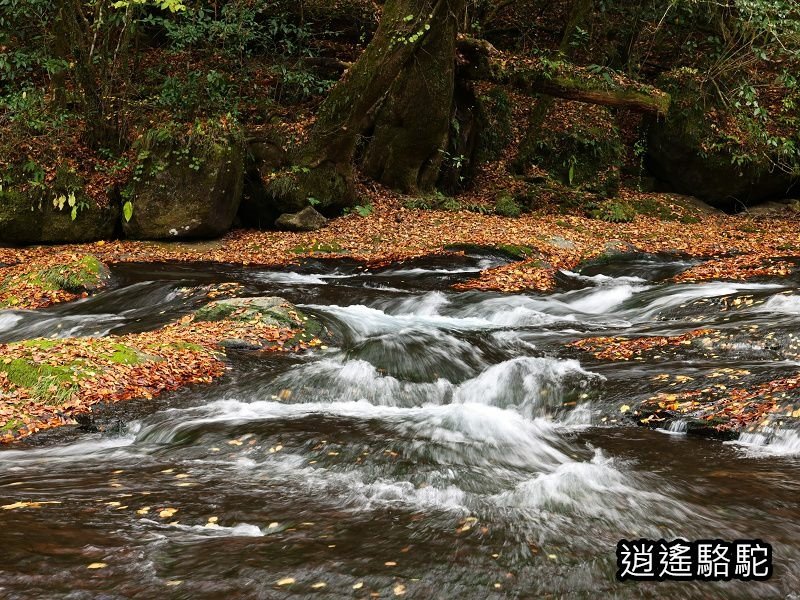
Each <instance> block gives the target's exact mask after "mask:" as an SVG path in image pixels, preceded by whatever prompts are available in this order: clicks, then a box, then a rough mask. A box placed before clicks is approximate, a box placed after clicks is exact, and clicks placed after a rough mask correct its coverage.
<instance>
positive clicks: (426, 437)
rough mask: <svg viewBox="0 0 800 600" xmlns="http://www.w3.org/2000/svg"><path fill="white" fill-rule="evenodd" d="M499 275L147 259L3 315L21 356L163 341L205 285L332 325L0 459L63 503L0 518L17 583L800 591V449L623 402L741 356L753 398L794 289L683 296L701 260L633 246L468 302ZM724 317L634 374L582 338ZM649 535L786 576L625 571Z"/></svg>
mask: <svg viewBox="0 0 800 600" xmlns="http://www.w3.org/2000/svg"><path fill="white" fill-rule="evenodd" d="M501 262H503V259H502V257H498V256H492V255H482V256H477V255H476V256H469V257H465V258H464V259H463V260H454V259H452V258H449V259H447V260H446V261H445V260H434V259H429V260H425V261H420V262H416V263H414V264H413V265H404V266H403V267H402V268H393V269H386V270H383V271H375V272H370V271H367V270H365V269H363V268H361V267H358V266H357V265H354V264H349V263H345V262H335V263H333V262H331V263H308V264H305V265H304V266H303V267H302V268H298V269H297V271H295V272H292V273H287V272H273V271H267V270H257V269H242V268H240V267H220V266H209V265H166V266H164V265H162V266H158V265H147V264H140V265H123V266H119V267H117V268H116V269H115V270H114V285H113V286H112V287H111V288H110V289H109V290H108V291H105V292H103V293H101V294H98V295H97V296H95V297H92V298H89V299H86V300H82V301H79V302H75V303H71V304H68V305H64V306H59V307H56V308H53V309H50V310H45V311H39V312H35V313H34V312H24V311H6V312H2V313H0V340H2V341H9V340H18V339H25V338H30V337H35V336H42V335H46V336H52V335H60V336H66V335H106V334H109V333H126V332H135V331H143V330H147V329H152V328H154V327H157V326H160V325H162V324H164V323H167V322H170V321H172V320H174V319H176V318H178V317H180V316H181V315H182V314H185V313H186V312H188V311H189V310H191V309H193V308H194V307H196V306H198V305H199V303H200V302H201V301H202V297H203V296H204V292H203V291H202V290H200V289H199V288H198V286H200V285H202V284H209V283H215V282H222V281H237V282H240V283H241V284H243V285H244V286H245V291H246V292H247V293H249V294H253V295H256V294H278V295H282V296H284V297H286V298H288V299H290V300H291V301H293V302H295V303H297V304H299V305H301V306H303V308H304V310H306V311H308V312H311V313H313V314H315V315H316V316H318V317H319V318H320V319H322V320H324V322H325V323H326V324H327V325H328V327H329V329H330V330H331V331H332V332H333V337H332V339H331V340H330V341H329V342H327V344H328V345H327V346H326V347H324V348H322V349H317V350H315V351H313V352H308V353H304V354H301V355H292V356H277V355H266V356H265V355H253V354H247V353H242V354H235V353H234V354H232V355H231V356H230V366H231V368H230V370H229V373H228V375H226V376H225V377H224V378H223V379H222V380H220V381H218V382H216V383H214V384H212V385H208V386H197V387H192V388H189V389H184V390H181V391H179V392H176V393H172V394H167V395H164V396H162V397H159V398H157V399H155V400H152V401H148V402H129V403H125V404H120V405H116V406H115V407H113V409H109V408H105V409H101V410H100V413H99V419H100V421H101V422H103V419H104V418H105V419H106V421H105V425H106V428H105V431H104V432H102V433H87V432H81V431H78V430H75V429H69V428H62V429H60V430H55V431H51V432H46V433H44V434H42V435H40V436H36V437H34V438H31V439H29V440H28V441H26V442H24V443H22V444H18V445H17V446H15V447H11V448H7V449H4V450H2V451H0V500H1V502H0V504H10V503H13V502H18V501H36V502H42V503H43V504H41V505H40V506H39V507H38V508H30V509H18V510H3V511H0V548H2V559H0V595H2V596H3V597H5V598H61V597H63V598H76V599H77V598H109V599H112V598H226V599H228V598H291V597H298V598H300V597H303V598H305V597H308V598H346V597H355V598H369V597H397V596H400V595H402V596H403V597H406V598H426V599H427V598H458V599H465V598H476V599H484V598H539V597H553V598H560V597H568V598H598V597H616V598H640V597H642V598H800V502H799V501H798V499H799V498H800V437H798V435H797V434H796V433H795V432H793V431H790V430H780V431H776V432H774V434H772V435H770V436H765V435H750V436H745V437H743V438H742V439H740V440H736V441H733V442H722V441H719V440H708V439H703V438H697V437H694V436H691V435H686V433H685V426H683V425H682V424H681V423H675V424H673V425H671V427H670V430H669V431H652V430H648V429H643V428H637V427H635V426H631V425H630V423H629V422H628V421H626V420H624V418H623V417H622V416H621V413H620V406H621V405H623V404H629V405H634V404H635V403H636V401H637V400H639V399H642V398H644V397H647V396H649V395H652V394H653V393H655V392H656V391H659V390H662V389H664V388H665V386H667V383H664V382H663V381H660V380H659V379H658V376H659V375H661V374H665V373H666V374H669V375H671V376H674V375H676V374H684V375H686V376H687V377H692V378H695V379H697V378H700V377H702V376H703V375H704V374H708V373H711V372H714V371H718V370H720V369H723V368H733V369H737V370H739V371H741V372H742V373H745V372H746V374H743V375H741V378H742V380H741V381H740V382H739V384H740V385H750V384H754V383H758V382H761V381H765V380H768V379H773V378H776V377H780V376H785V375H787V374H791V373H794V372H796V371H797V370H798V368H799V367H800V362H798V360H799V359H800V354H798V353H799V352H800V350H798V347H797V346H798V344H797V343H796V341H795V334H797V335H800V325H798V321H797V317H798V314H800V292H797V288H798V279H796V278H787V279H783V280H779V281H764V282H760V283H741V284H738V283H722V282H711V283H704V284H675V283H668V282H667V280H668V279H669V278H670V277H671V276H673V275H674V274H676V273H678V272H680V271H681V270H683V269H686V268H687V267H689V266H690V263H689V262H685V261H681V260H677V259H674V258H664V257H656V256H628V257H621V258H620V259H619V260H615V261H609V262H606V263H603V264H596V265H588V266H586V267H585V268H583V269H582V270H581V271H580V272H579V273H563V274H561V276H560V280H559V285H560V287H559V290H558V291H557V292H555V293H552V294H549V295H537V294H518V295H502V294H495V293H483V292H454V291H453V290H452V289H451V285H452V284H453V283H455V282H458V281H463V280H466V279H468V278H470V277H473V276H475V274H476V273H477V271H478V270H480V269H481V268H485V267H487V266H490V265H493V264H500V263H501ZM795 292H797V295H795ZM701 326H703V327H713V328H715V329H720V330H722V331H724V332H728V333H729V334H730V335H729V336H728V337H727V338H726V339H725V343H724V344H722V343H721V344H720V347H719V348H716V349H714V351H713V352H708V353H705V354H702V355H699V354H698V355H695V354H693V353H692V352H693V351H692V349H690V348H686V349H685V350H683V349H679V350H677V351H676V352H674V353H666V352H665V353H663V355H658V354H656V355H655V356H649V357H648V358H647V360H644V361H628V362H621V363H605V362H603V361H599V360H596V359H594V358H592V357H591V356H590V355H588V354H580V353H578V352H577V351H575V350H569V349H567V348H566V347H565V344H566V343H568V342H570V341H573V340H576V339H579V338H581V337H586V336H589V335H620V334H623V335H626V336H627V335H630V336H633V335H674V334H680V333H684V332H686V331H689V330H691V329H694V328H697V327H701ZM674 385H676V384H673V387H670V388H669V389H681V385H683V384H677V387H674ZM287 390H288V391H287ZM47 502H53V503H52V504H44V503H47ZM167 509H174V510H172V511H170V510H167ZM165 510H167V512H166V513H164V512H162V511H165ZM638 537H647V538H654V539H658V538H661V537H663V538H667V539H671V538H675V537H685V538H688V539H700V538H721V539H727V540H734V539H739V538H760V539H762V540H764V541H767V542H770V543H772V544H773V546H774V557H775V558H774V561H775V573H774V576H773V578H772V579H771V580H770V581H768V582H762V583H755V582H748V583H745V582H736V581H733V582H728V583H699V582H697V583H676V582H665V583H631V582H626V583H619V582H617V581H616V580H615V577H614V574H615V571H616V559H615V555H614V549H615V545H616V542H617V540H619V539H621V538H628V539H632V538H638ZM91 563H105V564H106V565H107V566H106V567H105V568H102V569H87V565H89V564H91ZM281 580H284V581H281ZM288 580H294V582H293V583H290V582H289V581H288ZM279 581H280V582H281V583H282V584H283V585H278V582H279ZM323 584H324V585H323Z"/></svg>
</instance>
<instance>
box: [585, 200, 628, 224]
mask: <svg viewBox="0 0 800 600" xmlns="http://www.w3.org/2000/svg"><path fill="white" fill-rule="evenodd" d="M591 215H592V217H593V218H595V219H599V220H601V221H607V222H608V223H630V222H631V221H633V220H634V219H635V218H636V209H635V208H634V207H633V206H631V205H630V204H628V203H627V202H603V203H601V204H600V205H599V206H598V207H597V208H595V209H594V210H592V211H591Z"/></svg>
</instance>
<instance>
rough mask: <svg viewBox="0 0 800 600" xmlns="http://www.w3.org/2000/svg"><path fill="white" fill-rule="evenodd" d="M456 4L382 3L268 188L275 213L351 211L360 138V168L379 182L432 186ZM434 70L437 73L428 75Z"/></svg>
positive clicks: (446, 0) (448, 95)
mask: <svg viewBox="0 0 800 600" xmlns="http://www.w3.org/2000/svg"><path fill="white" fill-rule="evenodd" d="M464 1H465V0H388V1H387V2H386V4H385V6H384V9H383V15H382V18H381V22H380V25H379V27H378V30H377V32H376V33H375V36H374V37H373V39H372V41H371V42H370V43H369V45H368V46H367V48H366V50H364V52H363V54H362V55H361V56H360V57H359V59H358V60H357V61H356V62H355V64H354V65H353V66H352V67H351V68H350V69H349V70H348V71H347V72H346V73H345V75H344V77H343V78H342V80H341V81H339V83H338V84H337V85H336V86H335V87H334V88H333V90H331V93H330V94H329V96H328V97H327V98H326V100H325V102H323V104H322V106H321V107H320V110H319V113H318V116H317V120H316V122H315V124H314V126H313V128H312V130H311V131H310V133H309V141H308V143H307V144H306V145H305V146H304V147H302V148H301V149H300V150H299V151H298V152H297V153H296V155H295V156H294V161H293V162H294V166H295V168H294V169H292V170H290V171H286V172H283V173H280V174H278V175H277V176H276V177H274V178H273V179H272V180H271V181H270V182H268V184H267V191H268V193H269V194H270V195H271V196H272V198H273V201H274V202H275V203H276V205H277V206H278V208H279V209H280V210H282V211H284V212H290V211H293V210H300V209H302V208H303V207H304V206H305V205H307V204H308V203H309V202H311V203H312V204H315V205H318V206H319V208H320V209H321V210H322V211H323V212H325V211H327V212H329V213H330V212H335V211H337V210H340V209H341V208H343V207H347V206H351V205H352V204H353V203H354V202H355V201H356V195H355V189H354V173H353V163H354V159H355V157H356V148H357V145H358V143H359V141H361V140H362V139H365V137H364V136H367V138H366V139H367V144H366V148H365V152H364V158H365V166H366V168H367V169H368V171H370V172H371V173H372V174H373V175H374V176H375V177H376V178H377V179H378V180H379V181H385V182H387V183H388V184H389V185H392V186H399V187H401V188H405V189H415V188H416V187H417V186H419V185H420V184H422V185H423V186H428V185H433V182H435V176H431V175H430V173H432V172H434V171H436V169H435V161H436V159H437V149H438V148H441V147H442V145H443V143H444V140H443V139H442V138H444V137H445V136H446V133H447V119H448V117H449V111H450V106H451V102H452V86H453V73H454V72H453V57H454V55H455V37H456V25H455V23H456V20H457V17H458V15H459V14H460V11H461V10H463V5H464ZM446 65H449V67H448V66H446ZM439 66H442V67H443V69H444V74H442V73H435V72H432V71H434V70H435V69H437V68H438V67H439ZM423 75H424V77H423ZM429 102H436V103H437V104H442V103H443V104H444V106H431V105H430V104H428V103H429ZM426 111H430V113H431V114H430V115H429V116H428V118H427V119H426V118H424V117H423V113H425V112H426ZM443 123H444V124H443ZM417 136H418V137H417ZM369 137H371V139H372V140H374V142H373V143H370V141H369ZM373 144H374V145H373ZM381 145H383V146H385V148H382V149H379V146H381Z"/></svg>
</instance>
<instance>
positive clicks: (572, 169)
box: [567, 164, 575, 185]
mask: <svg viewBox="0 0 800 600" xmlns="http://www.w3.org/2000/svg"><path fill="white" fill-rule="evenodd" d="M567 176H568V177H569V184H570V185H572V180H573V179H575V165H574V164H570V165H569V174H568V175H567Z"/></svg>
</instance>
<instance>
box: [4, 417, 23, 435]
mask: <svg viewBox="0 0 800 600" xmlns="http://www.w3.org/2000/svg"><path fill="white" fill-rule="evenodd" d="M23 425H24V423H23V422H22V421H20V420H19V419H9V420H8V422H7V423H6V424H5V425H3V426H2V427H0V431H3V432H5V431H16V430H17V429H19V428H20V427H22V426H23Z"/></svg>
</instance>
